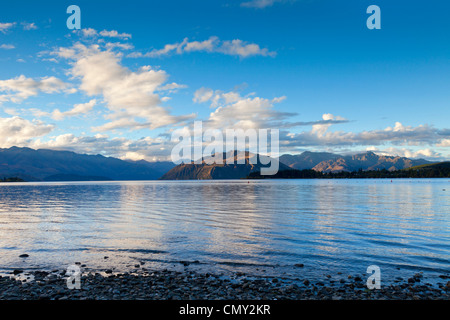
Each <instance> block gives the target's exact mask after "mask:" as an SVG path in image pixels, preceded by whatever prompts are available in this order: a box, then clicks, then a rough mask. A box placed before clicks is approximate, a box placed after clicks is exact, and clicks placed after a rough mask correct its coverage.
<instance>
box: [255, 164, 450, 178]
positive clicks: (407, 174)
mask: <svg viewBox="0 0 450 320" xmlns="http://www.w3.org/2000/svg"><path fill="white" fill-rule="evenodd" d="M247 178H248V179H363V178H364V179H371V178H372V179H380V178H381V179H382V178H388V179H394V178H450V167H445V166H434V167H423V168H418V169H415V168H411V169H404V170H395V171H389V170H386V169H383V170H369V171H363V170H362V169H360V170H358V171H352V172H348V171H341V172H321V171H315V170H312V169H304V170H295V169H292V170H282V171H279V172H278V173H277V174H275V175H272V176H263V175H261V173H260V172H259V171H255V172H252V173H250V175H249V176H248V177H247Z"/></svg>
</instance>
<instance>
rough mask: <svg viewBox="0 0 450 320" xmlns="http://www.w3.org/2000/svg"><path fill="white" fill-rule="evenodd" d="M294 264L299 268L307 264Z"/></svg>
mask: <svg viewBox="0 0 450 320" xmlns="http://www.w3.org/2000/svg"><path fill="white" fill-rule="evenodd" d="M294 266H295V267H297V268H303V267H304V266H305V265H304V264H303V263H297V264H295V265H294Z"/></svg>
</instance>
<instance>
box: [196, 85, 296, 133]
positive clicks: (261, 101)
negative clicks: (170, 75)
mask: <svg viewBox="0 0 450 320" xmlns="http://www.w3.org/2000/svg"><path fill="white" fill-rule="evenodd" d="M284 99H285V97H278V98H274V99H271V100H270V99H265V98H260V97H254V96H253V94H250V95H247V96H244V97H242V96H241V95H240V94H239V93H238V92H235V91H230V92H222V91H220V90H212V89H209V88H200V89H199V90H197V91H196V92H195V93H194V98H193V101H194V102H196V103H207V102H208V103H210V107H211V108H214V109H215V110H214V111H213V112H211V114H210V116H209V118H208V119H207V120H206V124H207V126H209V127H212V128H215V129H221V128H222V129H223V128H241V129H249V128H274V127H275V126H277V125H278V121H280V120H283V119H285V118H288V117H289V116H292V115H294V114H292V113H283V112H280V111H277V110H274V105H275V104H277V103H280V102H282V101H283V100H284Z"/></svg>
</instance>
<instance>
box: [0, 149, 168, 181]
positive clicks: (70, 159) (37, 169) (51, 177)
mask: <svg viewBox="0 0 450 320" xmlns="http://www.w3.org/2000/svg"><path fill="white" fill-rule="evenodd" d="M174 166H175V165H174V164H173V163H172V162H147V161H143V160H141V161H125V160H120V159H117V158H112V157H104V156H102V155H86V154H78V153H75V152H71V151H56V150H46V149H39V150H34V149H30V148H18V147H12V148H9V149H0V177H17V178H21V179H23V180H26V181H92V180H97V181H98V180H155V179H158V178H159V177H161V176H162V175H163V174H164V173H166V172H167V171H169V170H170V169H172V168H173V167H174Z"/></svg>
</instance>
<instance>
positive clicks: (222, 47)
mask: <svg viewBox="0 0 450 320" xmlns="http://www.w3.org/2000/svg"><path fill="white" fill-rule="evenodd" d="M188 52H208V53H212V52H215V53H222V54H225V55H231V56H239V57H241V58H247V57H251V56H264V57H266V56H270V57H274V56H275V55H276V52H272V51H269V50H268V49H267V48H261V47H260V46H259V45H258V44H255V43H248V42H245V41H243V40H240V39H235V40H231V41H221V40H220V39H219V38H218V37H210V38H209V39H207V40H204V41H189V39H188V38H185V39H184V40H183V41H182V42H177V43H173V44H166V45H165V46H164V48H162V49H154V50H152V51H150V52H147V53H145V54H143V53H140V52H133V53H131V54H129V55H128V57H130V58H142V57H149V58H155V57H161V56H164V55H168V54H173V53H175V54H183V53H188Z"/></svg>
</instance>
